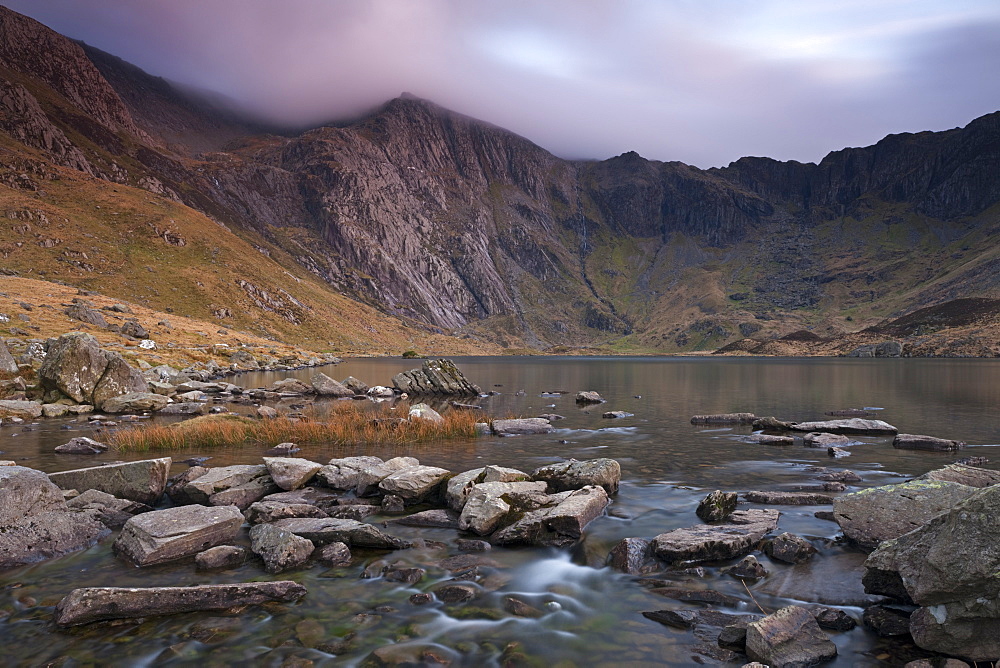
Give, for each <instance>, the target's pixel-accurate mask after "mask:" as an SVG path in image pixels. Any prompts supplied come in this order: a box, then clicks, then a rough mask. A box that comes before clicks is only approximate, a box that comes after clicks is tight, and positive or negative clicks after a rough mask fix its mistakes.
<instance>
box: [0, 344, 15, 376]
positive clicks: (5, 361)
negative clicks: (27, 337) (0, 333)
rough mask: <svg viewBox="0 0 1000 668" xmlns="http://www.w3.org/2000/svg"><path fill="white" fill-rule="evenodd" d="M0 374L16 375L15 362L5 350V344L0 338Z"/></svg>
mask: <svg viewBox="0 0 1000 668" xmlns="http://www.w3.org/2000/svg"><path fill="white" fill-rule="evenodd" d="M0 373H5V374H14V373H17V360H15V359H14V356H13V355H11V354H10V351H9V350H7V344H6V343H5V342H4V340H3V339H2V338H0Z"/></svg>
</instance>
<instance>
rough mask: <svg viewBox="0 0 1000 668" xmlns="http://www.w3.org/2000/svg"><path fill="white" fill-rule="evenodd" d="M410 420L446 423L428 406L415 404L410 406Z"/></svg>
mask: <svg viewBox="0 0 1000 668" xmlns="http://www.w3.org/2000/svg"><path fill="white" fill-rule="evenodd" d="M409 418H410V419H411V420H428V421H430V422H444V418H443V417H441V414H440V413H438V412H437V411H436V410H434V409H433V408H431V407H430V406H428V405H427V404H413V405H412V406H410V412H409Z"/></svg>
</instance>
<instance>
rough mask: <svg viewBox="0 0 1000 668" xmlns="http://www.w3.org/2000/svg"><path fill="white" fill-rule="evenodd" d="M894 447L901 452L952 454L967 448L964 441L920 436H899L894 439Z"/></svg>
mask: <svg viewBox="0 0 1000 668" xmlns="http://www.w3.org/2000/svg"><path fill="white" fill-rule="evenodd" d="M892 447H894V448H897V449H899V450H929V451H931V452H952V451H954V450H960V449H962V448H964V447H965V443H964V442H963V441H951V440H948V439H945V438H934V437H933V436H921V435H919V434H898V435H897V436H896V438H894V439H892Z"/></svg>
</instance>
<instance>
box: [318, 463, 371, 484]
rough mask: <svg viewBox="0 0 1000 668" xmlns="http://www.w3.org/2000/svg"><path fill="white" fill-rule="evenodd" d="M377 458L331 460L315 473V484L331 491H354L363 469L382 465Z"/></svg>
mask: <svg viewBox="0 0 1000 668" xmlns="http://www.w3.org/2000/svg"><path fill="white" fill-rule="evenodd" d="M382 463H383V462H382V460H381V459H380V458H379V457H343V458H340V459H331V460H330V461H329V462H327V464H326V466H323V467H321V468H320V470H319V471H317V472H316V482H318V483H319V484H320V485H323V486H325V487H331V488H333V489H354V488H355V487H357V485H358V477H359V476H360V475H361V472H362V471H364V470H365V469H369V468H374V467H376V466H378V465H379V464H382Z"/></svg>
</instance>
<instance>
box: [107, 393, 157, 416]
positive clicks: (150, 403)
mask: <svg viewBox="0 0 1000 668" xmlns="http://www.w3.org/2000/svg"><path fill="white" fill-rule="evenodd" d="M169 402H170V399H168V398H167V397H165V396H163V395H162V394H153V393H152V392H129V393H128V394H123V395H121V396H116V397H111V398H110V399H107V400H105V401H104V402H103V403H99V404H97V405H98V406H100V407H101V410H103V411H104V412H106V413H141V412H143V411H158V410H160V409H161V408H163V407H165V406H166V405H167V404H168V403H169Z"/></svg>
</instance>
